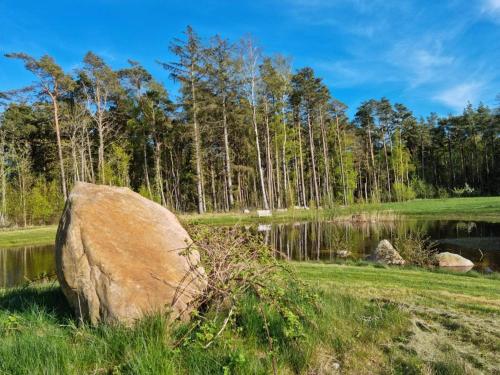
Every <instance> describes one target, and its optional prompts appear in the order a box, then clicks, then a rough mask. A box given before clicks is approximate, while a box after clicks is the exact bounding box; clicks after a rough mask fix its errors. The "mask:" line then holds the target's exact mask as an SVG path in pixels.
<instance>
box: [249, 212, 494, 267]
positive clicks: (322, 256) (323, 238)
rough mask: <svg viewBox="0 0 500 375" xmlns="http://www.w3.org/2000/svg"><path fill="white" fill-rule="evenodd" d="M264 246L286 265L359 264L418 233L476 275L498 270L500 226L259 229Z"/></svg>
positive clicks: (348, 224) (415, 222)
mask: <svg viewBox="0 0 500 375" xmlns="http://www.w3.org/2000/svg"><path fill="white" fill-rule="evenodd" d="M258 230H260V231H263V232H264V239H265V241H266V243H268V244H270V245H271V246H273V248H275V249H276V250H277V251H279V252H280V253H282V254H283V256H284V257H286V258H288V259H293V260H298V261H307V260H323V261H333V260H335V259H337V258H345V257H346V255H349V256H350V257H352V258H353V259H362V258H364V257H366V256H367V255H369V254H370V253H371V252H372V251H373V249H374V248H375V247H376V246H377V244H378V242H379V241H380V240H382V239H384V238H386V239H389V240H390V241H391V242H392V241H394V239H395V238H397V237H403V236H406V235H408V234H410V233H415V232H419V233H422V234H424V235H426V236H429V237H430V238H431V239H432V240H435V241H438V249H439V250H440V251H451V252H454V253H457V254H460V255H462V256H464V257H466V258H468V259H470V260H472V261H473V262H474V263H475V264H476V265H477V267H476V268H478V269H485V268H487V267H489V268H490V269H492V270H500V224H495V223H484V222H457V221H420V220H406V221H399V222H379V223H351V222H342V223H334V222H324V221H323V222H321V221H318V222H297V223H286V224H273V225H271V226H268V227H265V226H259V228H258Z"/></svg>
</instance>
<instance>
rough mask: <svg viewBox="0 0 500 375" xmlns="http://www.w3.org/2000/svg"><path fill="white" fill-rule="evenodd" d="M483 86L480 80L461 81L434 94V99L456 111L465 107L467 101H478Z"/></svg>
mask: <svg viewBox="0 0 500 375" xmlns="http://www.w3.org/2000/svg"><path fill="white" fill-rule="evenodd" d="M483 86H484V85H483V84H482V83H480V82H467V83H461V84H458V85H455V86H452V87H450V88H448V89H445V90H443V91H441V92H440V93H438V94H437V95H435V96H434V100H437V101H439V102H441V103H443V104H445V105H446V106H448V107H450V108H452V109H454V110H456V111H460V110H461V109H463V108H464V107H465V105H466V104H467V102H471V103H475V102H477V99H478V98H479V96H480V94H481V91H482V89H483Z"/></svg>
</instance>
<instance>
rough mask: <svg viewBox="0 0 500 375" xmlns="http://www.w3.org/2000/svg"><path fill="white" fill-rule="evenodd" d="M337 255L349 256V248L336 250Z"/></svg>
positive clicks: (340, 256)
mask: <svg viewBox="0 0 500 375" xmlns="http://www.w3.org/2000/svg"><path fill="white" fill-rule="evenodd" d="M337 256H338V257H339V258H347V257H349V256H351V252H350V251H349V250H339V251H337Z"/></svg>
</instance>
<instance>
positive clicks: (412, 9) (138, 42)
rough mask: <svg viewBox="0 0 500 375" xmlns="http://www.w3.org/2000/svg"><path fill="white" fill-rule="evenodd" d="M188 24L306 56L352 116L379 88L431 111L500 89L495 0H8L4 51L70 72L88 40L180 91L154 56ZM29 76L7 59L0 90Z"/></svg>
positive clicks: (499, 23)
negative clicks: (48, 59)
mask: <svg viewBox="0 0 500 375" xmlns="http://www.w3.org/2000/svg"><path fill="white" fill-rule="evenodd" d="M188 24H190V25H192V26H193V27H194V29H195V30H196V31H197V32H198V33H199V34H200V35H201V36H203V37H209V36H211V35H214V34H216V33H218V34H220V35H222V36H223V37H227V38H229V39H231V40H233V41H237V40H238V39H239V38H240V37H242V36H244V35H247V34H251V35H252V36H253V37H254V38H255V39H256V40H257V41H258V43H259V44H260V46H261V48H262V49H263V51H264V53H265V54H274V53H281V54H284V55H288V56H291V57H292V63H293V67H294V68H300V67H303V66H311V67H312V68H313V69H314V70H315V71H316V72H317V74H318V75H319V76H321V77H323V79H324V81H325V83H326V84H327V85H328V86H329V87H330V89H331V92H332V94H333V95H334V96H335V97H336V98H338V99H339V100H341V101H343V102H344V103H346V104H347V105H348V106H349V107H350V110H349V113H350V114H351V115H352V113H353V112H354V111H355V108H356V107H357V106H358V105H359V104H360V103H361V102H362V101H363V100H367V99H370V98H380V97H382V96H386V97H388V98H389V99H390V100H391V101H392V102H402V103H404V104H406V105H407V106H409V107H410V108H411V109H412V110H413V111H414V112H415V114H417V115H423V116H426V115H427V114H429V113H430V112H432V111H433V112H437V113H438V114H441V115H446V114H448V113H457V112H461V110H462V108H463V107H464V105H465V104H466V102H467V101H470V102H472V103H473V104H477V103H479V102H480V101H482V102H484V103H486V104H488V105H490V106H492V105H494V104H495V103H496V101H495V97H496V95H497V94H499V93H500V0H476V1H475V0H469V1H466V0H450V1H439V0H434V1H423V0H408V1H404V0H400V1H397V0H338V1H337V0H274V1H263V0H254V1H236V0H233V1H226V0H219V1H217V0H211V1H189V0H184V1H175V2H174V1H153V0H142V1H130V0H73V1H55V0H42V1H20V0H16V1H12V0H1V1H0V53H1V54H2V55H3V54H4V53H6V52H13V51H16V52H18V51H23V52H26V53H29V54H33V55H35V56H37V57H39V56H41V55H43V54H46V53H48V54H50V55H52V56H54V57H55V58H56V60H57V61H58V62H59V63H60V64H61V65H62V66H63V67H64V68H65V69H66V70H68V71H71V70H73V69H75V68H77V67H78V66H79V64H80V62H81V60H82V57H83V55H84V54H85V53H86V52H87V51H88V50H92V51H94V52H96V53H97V54H99V55H101V56H102V57H103V58H105V59H106V61H107V62H108V63H109V64H111V65H112V66H113V67H115V68H120V67H123V66H125V65H126V62H127V59H129V58H132V59H134V60H137V61H139V62H141V63H142V64H143V65H144V66H146V67H147V68H148V69H149V70H150V71H151V72H152V73H153V74H154V75H155V77H156V78H157V79H159V80H160V81H163V82H164V83H165V84H166V86H167V88H169V89H170V91H175V87H174V86H173V84H172V83H171V82H169V79H168V74H167V73H166V72H165V71H164V70H163V69H162V68H161V67H160V66H159V65H158V64H157V63H156V61H158V60H161V61H172V56H171V55H170V54H169V51H168V44H169V42H170V41H171V40H172V39H173V38H174V37H179V36H181V35H182V34H181V33H182V31H183V30H184V28H185V26H186V25H188ZM32 79H33V78H32V76H30V74H29V73H27V72H25V71H24V68H23V67H22V64H21V63H20V62H18V61H13V60H9V59H5V58H3V57H2V58H0V91H2V90H8V89H13V88H19V87H22V86H24V85H27V84H29V83H30V82H31V81H32ZM172 95H173V96H175V92H173V93H172Z"/></svg>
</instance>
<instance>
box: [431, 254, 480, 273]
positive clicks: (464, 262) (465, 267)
mask: <svg viewBox="0 0 500 375" xmlns="http://www.w3.org/2000/svg"><path fill="white" fill-rule="evenodd" d="M436 260H437V262H438V263H439V267H443V268H446V269H450V270H457V271H469V270H470V269H472V267H474V263H472V262H471V261H470V260H469V259H467V258H464V257H463V256H461V255H458V254H454V253H449V252H444V253H440V254H436Z"/></svg>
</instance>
